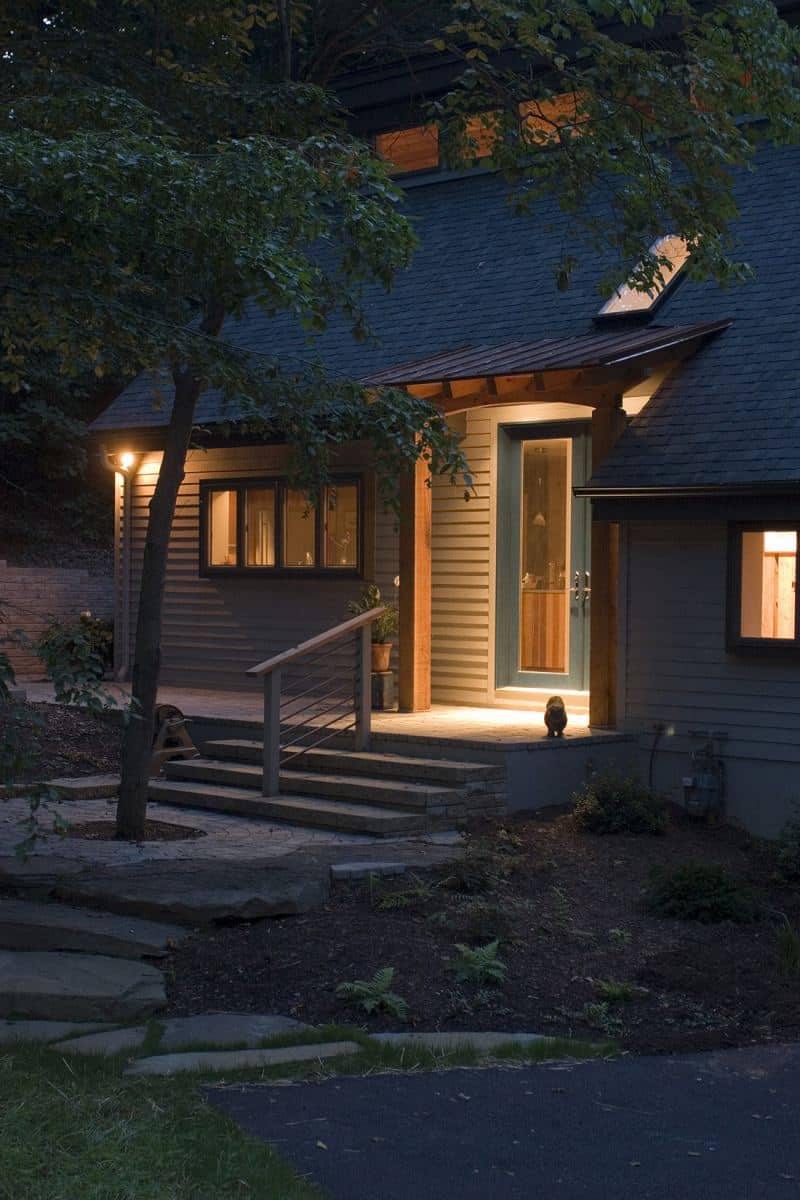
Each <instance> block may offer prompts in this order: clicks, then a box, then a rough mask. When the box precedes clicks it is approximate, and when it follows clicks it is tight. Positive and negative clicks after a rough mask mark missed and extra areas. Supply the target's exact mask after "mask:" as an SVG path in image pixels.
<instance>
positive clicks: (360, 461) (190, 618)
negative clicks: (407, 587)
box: [131, 446, 396, 689]
mask: <svg viewBox="0 0 800 1200" xmlns="http://www.w3.org/2000/svg"><path fill="white" fill-rule="evenodd" d="M159 461H160V456H159V455H156V454H151V455H147V456H146V457H145V458H144V460H143V462H142V465H141V467H140V469H139V472H138V475H137V478H136V487H135V497H134V503H133V512H132V544H133V548H134V556H133V569H132V578H131V594H132V601H133V604H134V607H135V599H136V597H137V596H138V592H139V585H140V580H141V559H142V551H143V547H144V538H145V534H146V530H147V518H148V505H149V503H150V499H151V497H152V494H153V488H154V486H155V480H156V476H157V472H158V467H159ZM367 463H368V456H367V452H366V451H365V449H364V448H363V447H359V446H353V447H352V448H351V449H350V450H349V451H348V452H347V453H346V454H344V453H343V455H342V457H341V458H340V459H339V460H338V461H337V467H338V468H340V469H343V470H348V469H351V468H352V469H355V468H363V467H364V466H365V465H367ZM285 469H286V451H285V449H283V448H282V447H273V446H251V447H226V448H223V449H216V450H209V451H191V452H190V454H189V456H188V458H187V462H186V471H185V477H184V481H183V483H182V485H181V489H180V494H179V497H178V503H177V506H176V511H175V520H174V523H173V529H172V537H171V539H170V547H169V556H168V562H167V577H166V586H165V592H164V608H163V633H162V643H161V656H162V681H163V682H164V683H165V684H171V685H172V686H175V687H180V686H187V687H188V686H193V687H198V688H223V689H224V688H229V689H230V688H233V689H239V688H248V687H258V684H257V683H253V682H252V681H250V680H249V679H248V678H247V675H246V671H247V669H248V667H252V666H253V665H254V664H255V663H257V662H260V661H262V660H263V659H265V658H268V657H270V655H272V654H276V653H278V652H279V651H281V650H285V649H287V648H288V647H290V646H293V645H296V644H297V643H298V642H300V641H303V640H304V639H305V638H308V637H312V636H313V635H314V634H316V633H321V632H322V631H323V630H325V629H328V628H330V627H331V626H332V625H335V624H337V623H338V622H339V621H342V620H344V619H345V617H346V615H347V613H346V608H347V601H348V600H350V599H351V598H352V597H353V596H354V595H355V594H357V593H358V591H359V590H360V588H361V584H360V583H359V581H357V580H353V579H343V580H337V579H330V580H329V579H324V578H316V579H309V580H297V579H264V578H261V579H257V578H253V579H243V578H241V577H237V578H219V579H208V578H203V577H201V576H200V574H199V571H198V563H199V531H200V513H199V495H200V486H199V485H200V481H201V480H202V479H210V478H214V477H218V478H239V477H241V478H247V477H258V476H261V475H269V474H280V473H281V472H283V471H285ZM368 507H369V506H368ZM382 529H383V533H382V542H383V543H384V548H383V550H382V554H381V569H382V571H383V572H386V571H388V570H390V569H391V556H392V550H391V536H390V534H389V533H387V532H386V530H385V529H384V528H383V526H382ZM394 553H395V557H396V546H395V551H394ZM395 573H396V568H395V569H394V572H393V574H395ZM133 621H134V624H133V629H135V612H134V617H133ZM132 637H133V632H132Z"/></svg>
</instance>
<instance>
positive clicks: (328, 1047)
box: [125, 1042, 361, 1075]
mask: <svg viewBox="0 0 800 1200" xmlns="http://www.w3.org/2000/svg"><path fill="white" fill-rule="evenodd" d="M360 1051H361V1047H360V1046H359V1044H358V1042H316V1043H314V1044H313V1045H309V1046H282V1047H280V1048H279V1049H275V1050H197V1051H194V1052H193V1053H192V1052H190V1053H188V1054H159V1055H156V1056H155V1057H153V1058H140V1059H138V1060H137V1061H136V1062H134V1063H131V1065H130V1066H129V1067H126V1068H125V1074H126V1075H175V1074H177V1073H178V1072H183V1071H243V1070H252V1068H253V1067H277V1066H282V1065H283V1064H285V1063H296V1062H316V1061H317V1060H318V1059H326V1058H338V1057H342V1056H343V1055H346V1054H358V1053H359V1052H360Z"/></svg>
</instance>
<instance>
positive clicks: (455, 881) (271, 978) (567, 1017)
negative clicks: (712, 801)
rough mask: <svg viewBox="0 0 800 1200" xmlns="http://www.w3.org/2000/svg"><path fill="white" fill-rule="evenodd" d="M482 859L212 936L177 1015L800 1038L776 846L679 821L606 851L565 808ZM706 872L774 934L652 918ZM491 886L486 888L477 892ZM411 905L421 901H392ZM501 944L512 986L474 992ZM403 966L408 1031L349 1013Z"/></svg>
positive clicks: (474, 839)
mask: <svg viewBox="0 0 800 1200" xmlns="http://www.w3.org/2000/svg"><path fill="white" fill-rule="evenodd" d="M469 847H470V848H469V850H468V852H467V854H466V856H465V859H466V865H464V864H459V863H447V864H443V865H442V866H441V867H439V868H436V869H431V870H421V869H420V870H416V871H415V872H414V873H413V875H409V876H406V877H405V878H404V877H392V878H389V879H378V878H373V879H371V880H370V879H366V880H361V881H348V882H342V883H338V884H336V885H335V887H334V889H333V891H332V893H331V896H330V899H329V901H328V902H327V904H326V905H325V907H323V908H320V909H317V910H314V911H312V912H309V913H307V914H304V915H303V916H299V917H293V918H291V919H286V920H271V921H270V920H267V921H258V922H252V923H249V924H243V925H239V926H226V927H224V928H220V929H211V930H206V931H200V932H198V933H197V934H196V935H195V936H193V937H192V938H191V939H189V941H188V942H187V943H185V944H184V945H182V946H181V947H180V948H178V949H177V950H175V951H174V952H172V954H171V955H170V957H169V959H168V960H167V963H166V971H167V976H168V992H169V1011H170V1012H171V1013H174V1014H175V1015H178V1014H182V1013H188V1012H198V1011H203V1010H231V1009H234V1010H242V1011H253V1012H255V1011H270V1010H272V1011H278V1012H286V1013H291V1014H292V1015H294V1016H296V1017H299V1018H301V1019H303V1020H307V1021H309V1022H311V1023H315V1024H316V1023H325V1022H329V1021H341V1020H342V1019H347V1020H356V1021H358V1022H359V1024H361V1025H363V1027H364V1028H365V1029H367V1030H371V1031H379V1030H391V1029H394V1030H407V1029H408V1030H415V1029H420V1030H423V1029H445V1030H454V1031H455V1030H468V1029H487V1030H488V1029H491V1030H508V1031H529V1032H540V1033H545V1034H547V1035H549V1036H551V1035H552V1036H559V1037H576V1038H580V1039H593V1040H594V1039H598V1040H601V1039H605V1038H609V1037H611V1038H614V1039H615V1040H616V1041H618V1042H619V1043H620V1044H621V1045H622V1046H623V1047H625V1048H627V1049H633V1050H649V1051H665V1052H673V1051H679V1050H689V1049H694V1048H703V1047H716V1046H727V1045H741V1044H747V1043H750V1042H753V1041H761V1042H764V1041H770V1040H780V1039H792V1038H797V1037H800V1006H799V1005H798V1003H797V977H796V976H795V975H793V974H792V969H793V968H792V962H793V959H792V954H791V946H789V938H788V935H787V934H782V935H781V936H780V937H779V931H780V930H781V929H784V928H785V927H787V926H788V927H791V929H792V930H795V931H796V930H798V929H800V893H798V889H797V888H796V886H794V885H793V884H791V883H788V882H787V881H785V880H784V879H782V878H781V877H780V876H779V875H778V873H777V872H776V870H775V856H774V850H773V849H771V848H770V847H769V846H766V845H765V844H764V843H763V842H760V841H758V840H756V839H753V838H750V837H749V836H748V835H746V834H745V833H743V832H742V831H739V830H736V829H733V828H731V827H726V826H717V827H713V828H712V827H707V826H704V825H700V824H694V823H692V822H689V821H682V820H681V819H680V816H679V814H675V815H673V817H672V820H671V824H670V826H669V828H668V829H667V831H666V832H665V833H664V835H663V836H661V837H657V838H656V837H642V836H640V835H637V834H626V833H619V834H617V835H616V836H614V837H590V836H587V834H586V833H585V832H584V831H583V830H581V829H578V828H576V827H575V824H574V821H573V820H572V817H571V815H570V813H569V812H567V811H563V810H562V811H560V812H549V813H548V812H542V813H531V814H520V815H519V816H517V817H515V818H513V819H512V818H510V817H509V818H505V819H504V821H503V822H502V823H501V824H496V825H494V826H488V827H487V828H486V830H485V831H483V832H478V833H475V834H474V835H471V838H470V843H469ZM478 862H480V863H481V864H482V870H481V871H480V872H478V873H477V875H476V873H475V871H474V867H475V864H476V863H478ZM509 862H511V864H512V865H511V868H510V869H509ZM692 862H695V863H703V864H706V865H708V866H710V867H714V866H718V867H721V868H724V869H725V871H726V872H727V874H728V876H730V877H731V878H733V879H736V880H739V881H741V882H742V883H743V884H744V885H746V887H748V888H750V889H751V890H752V892H753V895H754V896H755V898H756V899H757V901H758V906H759V908H760V909H761V910H762V912H763V914H764V915H763V919H761V920H759V921H754V922H749V923H746V924H740V923H736V922H734V921H730V920H728V921H727V922H726V923H725V924H724V926H722V927H721V926H720V925H718V924H710V925H709V924H704V923H702V922H700V921H695V920H691V921H687V920H679V919H677V918H675V917H669V916H666V917H665V916H660V915H656V914H655V913H653V912H650V911H649V910H648V908H647V906H646V904H645V902H644V895H645V892H646V889H647V887H648V884H649V881H650V872H651V870H652V868H653V867H656V866H660V867H664V868H683V867H685V865H686V864H687V863H692ZM476 878H479V881H480V882H479V886H480V887H481V888H483V889H484V890H481V891H466V890H462V889H463V885H464V883H465V882H472V883H474V882H475V881H476ZM398 895H408V896H410V897H411V902H410V903H408V904H405V905H398V904H397V903H396V902H393V903H391V904H390V905H386V904H385V903H383V899H384V898H385V897H387V896H395V897H396V896H398ZM495 941H496V942H497V943H498V946H497V950H496V957H497V958H498V959H499V960H500V962H502V963H503V964H504V965H505V967H506V970H505V973H504V976H503V978H502V982H500V983H499V984H498V985H496V986H491V985H490V986H486V982H485V981H484V982H482V983H480V984H478V983H476V982H463V981H459V980H458V979H457V978H456V971H455V970H454V965H455V964H456V963H457V962H458V961H459V955H460V954H461V953H462V952H461V951H460V950H459V949H457V946H458V945H459V943H460V944H461V945H463V946H465V947H466V948H467V950H468V951H469V952H471V953H472V954H474V953H475V952H476V951H478V950H479V949H480V948H481V947H486V946H487V944H491V943H493V942H495ZM387 964H391V966H393V967H394V969H395V974H394V977H393V980H392V983H391V988H390V990H392V991H396V992H397V994H399V995H400V996H402V998H403V1000H405V1001H406V1002H407V1004H408V1014H407V1019H405V1020H400V1019H399V1018H397V1017H395V1016H393V1015H392V1014H391V1013H390V1012H387V1011H386V1010H385V1009H384V1010H381V1009H380V1008H377V1009H375V1010H374V1011H373V1012H372V1013H369V1014H368V1013H366V1012H364V1011H363V1009H359V1008H358V1007H355V1006H353V1005H351V1006H349V1007H348V1006H346V1005H343V1002H342V999H341V998H340V997H338V996H337V994H336V992H337V987H338V985H339V984H341V983H342V982H347V981H357V980H361V981H369V980H372V979H373V977H374V976H375V973H376V972H377V971H379V970H380V969H381V968H382V967H385V966H386V965H387Z"/></svg>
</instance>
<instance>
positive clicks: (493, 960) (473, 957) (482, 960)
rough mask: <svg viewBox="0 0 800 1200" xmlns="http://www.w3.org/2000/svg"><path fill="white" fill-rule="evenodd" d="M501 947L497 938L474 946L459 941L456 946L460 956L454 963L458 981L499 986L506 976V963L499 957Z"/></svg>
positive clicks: (481, 985) (483, 985)
mask: <svg viewBox="0 0 800 1200" xmlns="http://www.w3.org/2000/svg"><path fill="white" fill-rule="evenodd" d="M499 948H500V943H499V942H498V941H496V940H495V941H493V942H487V944H486V945H485V946H475V947H474V948H473V947H472V946H465V945H464V943H463V942H459V943H458V945H457V946H456V950H457V951H458V958H456V959H455V960H454V962H453V963H452V970H453V972H454V973H455V977H456V981H457V982H458V983H474V984H475V985H476V987H479V988H481V987H485V986H486V984H488V983H492V984H495V985H497V986H498V987H499V985H500V984H501V983H502V982H503V981H504V979H505V977H506V964H505V963H504V962H502V961H501V959H499V958H498V957H497V951H498V949H499Z"/></svg>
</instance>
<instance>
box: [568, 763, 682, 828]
mask: <svg viewBox="0 0 800 1200" xmlns="http://www.w3.org/2000/svg"><path fill="white" fill-rule="evenodd" d="M573 799H574V801H575V809H574V811H573V819H574V821H575V823H576V825H577V826H578V827H579V828H580V829H586V830H588V832H589V833H651V834H660V833H663V832H664V830H665V829H666V827H667V809H666V805H665V804H664V802H663V800H660V799H659V798H658V797H657V796H654V795H653V793H652V792H650V791H649V790H648V789H647V788H646V787H645V786H644V784H643V783H641V781H640V780H638V779H635V778H633V777H632V776H629V775H628V776H623V775H619V774H617V773H616V772H615V771H603V772H599V773H597V774H595V775H593V776H592V777H591V779H589V781H588V782H587V783H586V784H585V786H584V787H583V789H582V791H580V792H577V793H576V794H575V796H574V797H573Z"/></svg>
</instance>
